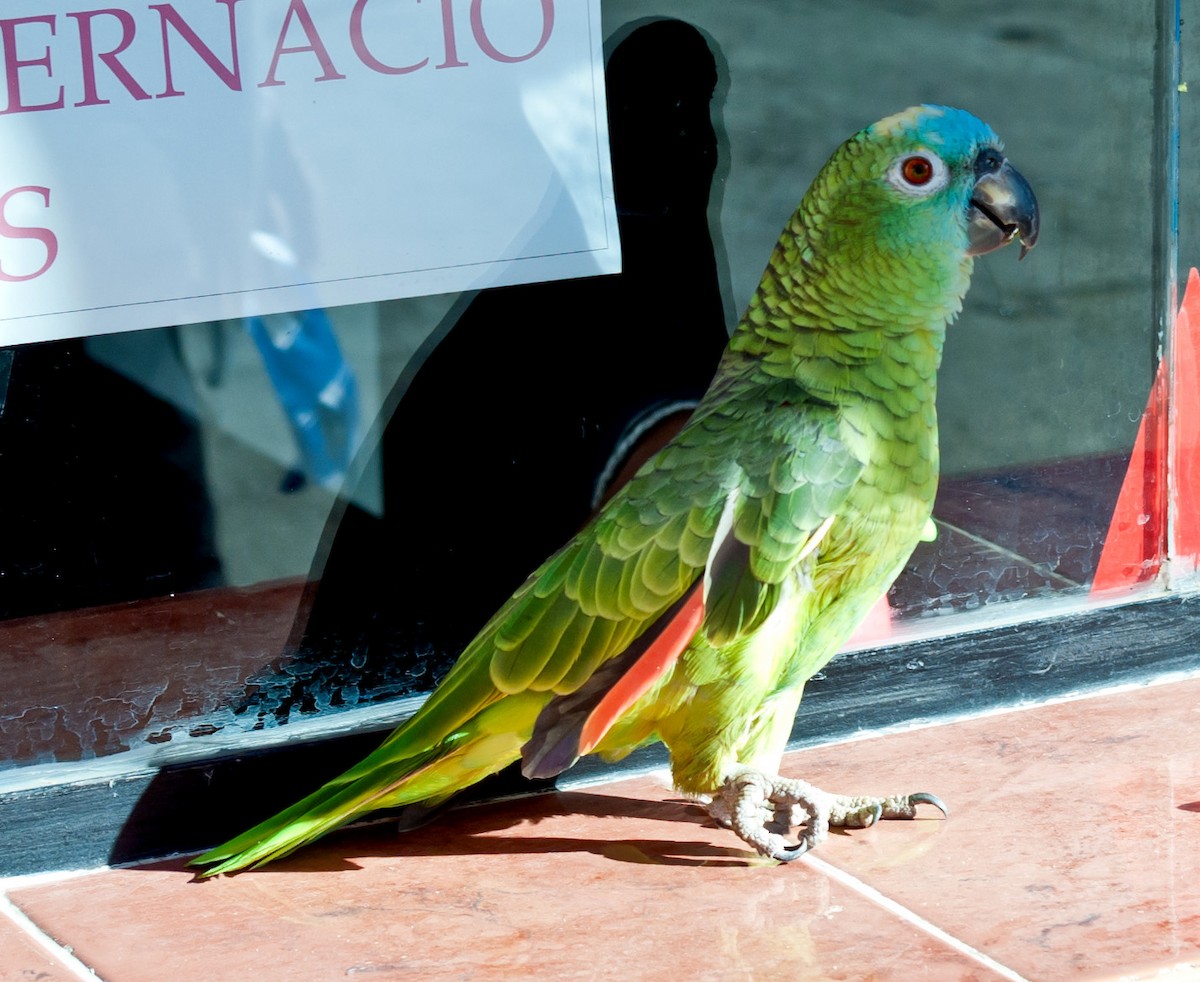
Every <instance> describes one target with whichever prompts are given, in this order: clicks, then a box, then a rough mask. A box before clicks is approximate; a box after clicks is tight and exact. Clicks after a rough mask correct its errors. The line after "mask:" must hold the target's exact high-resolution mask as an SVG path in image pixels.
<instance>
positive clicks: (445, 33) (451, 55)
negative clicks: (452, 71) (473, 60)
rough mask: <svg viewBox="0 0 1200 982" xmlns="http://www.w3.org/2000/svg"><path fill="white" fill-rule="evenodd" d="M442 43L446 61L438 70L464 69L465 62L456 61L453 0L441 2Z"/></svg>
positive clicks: (456, 47)
mask: <svg viewBox="0 0 1200 982" xmlns="http://www.w3.org/2000/svg"><path fill="white" fill-rule="evenodd" d="M442 42H443V44H444V46H445V48H444V50H445V55H446V60H445V61H443V62H442V63H441V64H440V65H438V66H437V67H438V68H466V67H467V63H466V62H465V61H459V60H458V43H457V39H456V38H455V36H454V0H442Z"/></svg>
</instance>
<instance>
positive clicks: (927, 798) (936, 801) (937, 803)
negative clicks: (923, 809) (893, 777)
mask: <svg viewBox="0 0 1200 982" xmlns="http://www.w3.org/2000/svg"><path fill="white" fill-rule="evenodd" d="M908 800H909V801H910V802H912V804H914V805H933V807H934V808H936V809H937V810H938V811H940V812H941V813H942V817H943V818H949V817H950V809H948V808H947V807H946V803H945V802H944V801H942V799H941V798H939V797H938V796H937V795H935V794H930V793H929V792H928V791H918V792H917V793H916V794H910V795H909V796H908Z"/></svg>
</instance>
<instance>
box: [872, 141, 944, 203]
mask: <svg viewBox="0 0 1200 982" xmlns="http://www.w3.org/2000/svg"><path fill="white" fill-rule="evenodd" d="M887 179H888V183H889V184H890V185H892V187H894V188H896V189H897V190H899V191H903V192H904V193H905V194H912V195H917V196H920V197H924V196H925V195H928V194H933V193H934V192H935V191H940V190H941V189H942V188H944V187H945V186H946V182H947V181H948V180H949V179H950V172H949V170H948V169H947V168H946V164H945V162H944V161H943V160H942V158H941V157H939V156H938V155H937V154H936V153H934V152H933V151H932V150H924V149H922V150H914V151H912V152H911V153H906V154H905V155H904V156H903V157H898V158H897V159H896V160H894V161H893V162H892V166H891V167H889V168H888V172H887Z"/></svg>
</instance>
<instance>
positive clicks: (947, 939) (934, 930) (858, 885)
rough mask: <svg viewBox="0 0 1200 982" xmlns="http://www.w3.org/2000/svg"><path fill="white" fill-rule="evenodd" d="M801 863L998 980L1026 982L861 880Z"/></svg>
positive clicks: (813, 861) (816, 862)
mask: <svg viewBox="0 0 1200 982" xmlns="http://www.w3.org/2000/svg"><path fill="white" fill-rule="evenodd" d="M803 861H804V862H806V863H808V865H809V866H811V867H813V869H815V870H816V871H817V872H819V873H823V874H824V875H825V876H828V877H829V878H830V879H832V880H836V881H837V882H838V883H841V884H842V885H843V886H845V887H849V888H850V889H851V890H853V891H854V892H855V893H857V894H858V895H859V896H861V897H864V898H865V899H867V900H869V901H871V902H872V903H875V904H878V905H879V906H880V907H882V908H883V909H884V910H886V911H888V912H890V913H892V914H895V915H896V916H897V917H899V918H900V919H901V920H902V921H906V922H908V923H909V924H911V925H913V927H916V928H919V929H920V930H922V931H924V932H925V933H926V934H928V935H930V936H931V937H934V938H937V940H938V941H941V942H942V943H943V944H945V945H949V946H950V947H951V948H953V949H954V950H955V951H957V952H959V953H960V954H963V955H966V956H967V957H968V958H970V959H971V960H972V961H974V962H978V963H979V964H980V965H982V966H983V967H984V968H987V969H990V970H991V971H993V972H995V973H996V974H997V975H999V976H1000V977H1001V978H1004V979H1008V980H1009V982H1029V980H1028V979H1026V978H1025V976H1024V975H1020V974H1018V973H1017V972H1014V971H1013V970H1012V969H1011V968H1009V967H1008V966H1006V965H1002V964H1000V962H998V961H996V959H994V958H992V957H991V956H990V955H985V954H984V953H983V952H982V951H980V950H979V949H978V948H973V947H971V945H969V944H967V943H966V942H965V941H962V940H960V939H958V938H956V937H955V936H954V935H953V934H950V933H949V932H947V931H944V930H942V928H940V927H938V926H937V925H936V924H933V923H932V922H930V921H927V920H925V918H924V917H922V916H921V915H920V914H917V913H914V912H913V911H911V910H909V909H908V908H907V907H905V906H904V905H903V904H900V903H897V902H896V901H895V900H893V899H892V898H891V897H888V896H885V895H884V894H882V893H880V892H879V891H878V890H876V889H875V888H874V887H873V886H868V885H867V884H866V883H864V882H863V881H862V880H860V879H858V877H856V876H852V875H851V874H849V873H847V872H846V871H845V870H842V869H839V868H838V867H836V866H831V865H830V864H829V863H827V862H825V860H823V859H818V858H817V857H816V856H813V855H811V854H810V855H807V856H805V857H804V860H803Z"/></svg>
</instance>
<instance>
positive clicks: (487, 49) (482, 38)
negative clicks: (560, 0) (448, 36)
mask: <svg viewBox="0 0 1200 982" xmlns="http://www.w3.org/2000/svg"><path fill="white" fill-rule="evenodd" d="M541 4H542V36H541V37H540V38H539V39H538V43H537V44H535V45H534V46H533V48H532V49H531V50H530V51H528V52H527V53H526V54H523V55H506V54H505V53H504V52H503V51H501V50H499V49H498V48H497V47H496V46H495V45H494V44H492V41H491V39H490V38H489V37H488V35H487V31H486V30H485V29H484V26H483V0H471V33H472V34H474V35H475V43H476V44H478V45H479V49H480V50H481V51H482V52H483V53H484V54H485V55H487V56H488V57H489V58H491V59H492V61H502V62H504V63H505V64H509V65H512V64H515V63H516V62H518V61H528V60H529V59H530V58H532V57H533V56H534V55H536V54H537V53H538V52H539V51H541V50H542V48H544V47H545V46H546V42H547V41H549V40H550V34H551V32H552V31H553V30H554V0H541ZM438 67H439V68H440V67H441V66H440V65H439V66H438Z"/></svg>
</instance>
